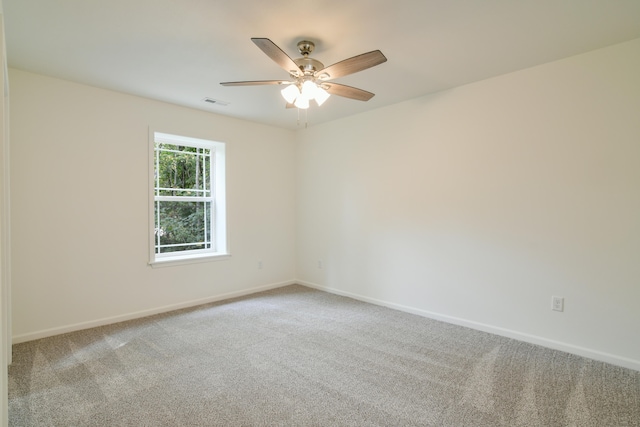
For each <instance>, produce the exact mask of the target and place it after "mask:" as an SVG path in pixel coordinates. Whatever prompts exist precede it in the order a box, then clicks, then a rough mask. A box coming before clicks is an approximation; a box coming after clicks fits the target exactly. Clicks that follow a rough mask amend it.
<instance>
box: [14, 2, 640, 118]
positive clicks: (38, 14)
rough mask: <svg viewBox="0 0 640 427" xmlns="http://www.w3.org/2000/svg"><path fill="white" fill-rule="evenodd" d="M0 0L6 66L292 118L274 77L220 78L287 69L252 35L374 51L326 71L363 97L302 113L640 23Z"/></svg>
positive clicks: (291, 45)
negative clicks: (337, 71)
mask: <svg viewBox="0 0 640 427" xmlns="http://www.w3.org/2000/svg"><path fill="white" fill-rule="evenodd" d="M1 1H2V6H3V13H4V20H5V32H6V43H7V59H8V63H9V66H10V67H12V68H17V69H21V70H26V71H31V72H35V73H40V74H45V75H49V76H54V77H58V78H62V79H67V80H72V81H76V82H79V83H84V84H88V85H92V86H97V87H101V88H106V89H111V90H115V91H120V92H125V93H130V94H135V95H139V96H144V97H148V98H153V99H158V100H162V101H166V102H171V103H175V104H179V105H184V106H188V107H192V108H197V109H201V110H206V111H210V112H215V113H219V114H223V115H227V116H232V117H238V118H242V119H247V120H252V121H256V122H261V123H267V124H271V125H275V126H279V127H284V128H291V129H295V128H297V127H299V126H304V121H305V114H304V112H301V117H302V123H301V124H298V121H297V115H298V110H297V109H285V108H284V104H285V103H284V100H283V99H282V97H281V96H280V93H279V89H280V88H279V87H278V86H250V87H223V86H220V84H219V83H220V82H223V81H236V80H271V79H274V80H277V79H286V78H287V77H288V75H287V73H286V72H285V71H283V70H282V69H281V68H279V67H278V65H276V63H274V62H273V61H271V60H270V59H269V58H268V57H267V56H266V55H265V54H264V53H263V52H262V51H261V50H260V49H258V48H257V47H256V46H255V45H254V44H253V43H252V42H251V40H250V38H251V37H266V38H270V39H271V40H272V41H273V42H274V43H276V44H277V45H278V46H280V47H281V48H282V49H283V50H284V51H285V52H287V54H288V55H289V56H291V57H292V58H296V57H298V56H299V54H298V52H297V49H296V43H297V42H298V41H299V40H302V39H307V40H311V41H313V42H314V43H315V44H316V49H315V51H314V53H313V54H312V55H311V56H312V57H314V58H316V59H318V60H320V61H321V62H323V63H324V64H325V65H330V64H333V63H335V62H338V61H341V60H343V59H346V58H349V57H352V56H355V55H358V54H360V53H364V52H368V51H371V50H375V49H380V50H381V51H382V52H383V53H384V55H385V56H386V57H387V59H388V61H387V62H385V63H384V64H381V65H379V66H377V67H374V68H371V69H368V70H364V71H361V72H359V73H356V74H353V75H350V76H347V77H343V78H339V79H336V80H335V81H336V82H337V83H342V84H347V85H350V86H355V87H358V88H361V89H365V90H367V91H370V92H373V93H375V94H376V96H375V97H373V99H371V100H370V101H368V102H362V101H355V100H351V99H346V98H340V97H338V96H332V97H331V98H330V99H329V100H328V101H327V102H326V103H325V104H324V105H323V106H322V107H317V106H312V107H311V108H309V110H307V117H306V120H307V121H308V124H309V126H313V125H314V124H319V123H323V122H327V121H330V120H336V119H339V118H341V117H345V116H349V115H352V114H357V113H361V112H364V111H367V110H370V109H374V108H379V107H382V106H385V105H390V104H394V103H397V102H401V101H404V100H407V99H410V98H414V97H417V96H421V95H425V94H429V93H434V92H438V91H442V90H446V89H449V88H452V87H456V86H460V85H463V84H466V83H471V82H474V81H478V80H482V79H486V78H489V77H493V76H497V75H500V74H505V73H509V72H512V71H515V70H519V69H523V68H527V67H531V66H535V65H538V64H542V63H546V62H550V61H554V60H557V59H560V58H564V57H567V56H572V55H576V54H580V53H583V52H587V51H590V50H594V49H598V48H601V47H604V46H608V45H612V44H616V43H620V42H623V41H627V40H631V39H634V38H638V37H640V1H639V0H562V1H561V0H520V1H515V0H482V1H481V0H393V1H391V0H348V1H345V0H314V1H310V0H296V1H291V0H268V1H264V0H263V1H260V0H109V1H99V0H93V1H92V0H1ZM206 97H209V98H213V99H217V100H220V101H224V102H228V103H229V104H228V105H227V106H222V105H216V104H209V103H205V102H204V101H203V99H204V98H206Z"/></svg>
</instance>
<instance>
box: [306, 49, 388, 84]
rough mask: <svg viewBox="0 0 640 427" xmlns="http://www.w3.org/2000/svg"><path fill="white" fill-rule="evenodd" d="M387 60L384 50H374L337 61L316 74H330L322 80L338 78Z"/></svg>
mask: <svg viewBox="0 0 640 427" xmlns="http://www.w3.org/2000/svg"><path fill="white" fill-rule="evenodd" d="M386 61H387V58H386V57H385V56H384V55H383V54H382V52H380V51H379V50H374V51H371V52H367V53H363V54H362V55H358V56H354V57H352V58H349V59H345V60H344V61H340V62H336V63H335V64H333V65H329V66H328V67H325V68H324V69H322V70H320V71H317V72H316V74H315V75H316V76H322V75H323V74H327V75H328V76H329V77H326V78H322V77H320V79H321V80H331V79H337V78H338V77H343V76H348V75H349V74H353V73H357V72H358V71H362V70H366V69H367V68H371V67H375V66H376V65H380V64H382V63H383V62H386Z"/></svg>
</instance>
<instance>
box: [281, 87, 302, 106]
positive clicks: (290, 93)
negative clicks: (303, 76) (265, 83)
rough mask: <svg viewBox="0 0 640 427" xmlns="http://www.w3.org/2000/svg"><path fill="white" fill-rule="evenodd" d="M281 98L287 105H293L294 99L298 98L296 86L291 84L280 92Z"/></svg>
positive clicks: (298, 92) (298, 93)
mask: <svg viewBox="0 0 640 427" xmlns="http://www.w3.org/2000/svg"><path fill="white" fill-rule="evenodd" d="M280 93H281V94H282V97H283V98H284V99H285V100H286V101H287V102H288V103H289V104H293V103H294V101H295V100H296V98H298V97H299V96H300V90H299V89H298V86H296V85H294V84H291V85H289V86H287V87H285V88H284V89H282V90H281V91H280Z"/></svg>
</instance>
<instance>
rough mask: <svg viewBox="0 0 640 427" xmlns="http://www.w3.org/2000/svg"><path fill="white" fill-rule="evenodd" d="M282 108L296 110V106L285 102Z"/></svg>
mask: <svg viewBox="0 0 640 427" xmlns="http://www.w3.org/2000/svg"><path fill="white" fill-rule="evenodd" d="M284 108H296V106H295V105H293V104H292V103H290V102H287V105H285V106H284Z"/></svg>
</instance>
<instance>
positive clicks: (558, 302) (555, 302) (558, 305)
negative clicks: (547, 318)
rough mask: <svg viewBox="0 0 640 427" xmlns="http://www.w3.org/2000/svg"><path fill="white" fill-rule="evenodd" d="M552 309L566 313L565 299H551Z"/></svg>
mask: <svg viewBox="0 0 640 427" xmlns="http://www.w3.org/2000/svg"><path fill="white" fill-rule="evenodd" d="M551 309H552V310H555V311H564V297H551Z"/></svg>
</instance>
